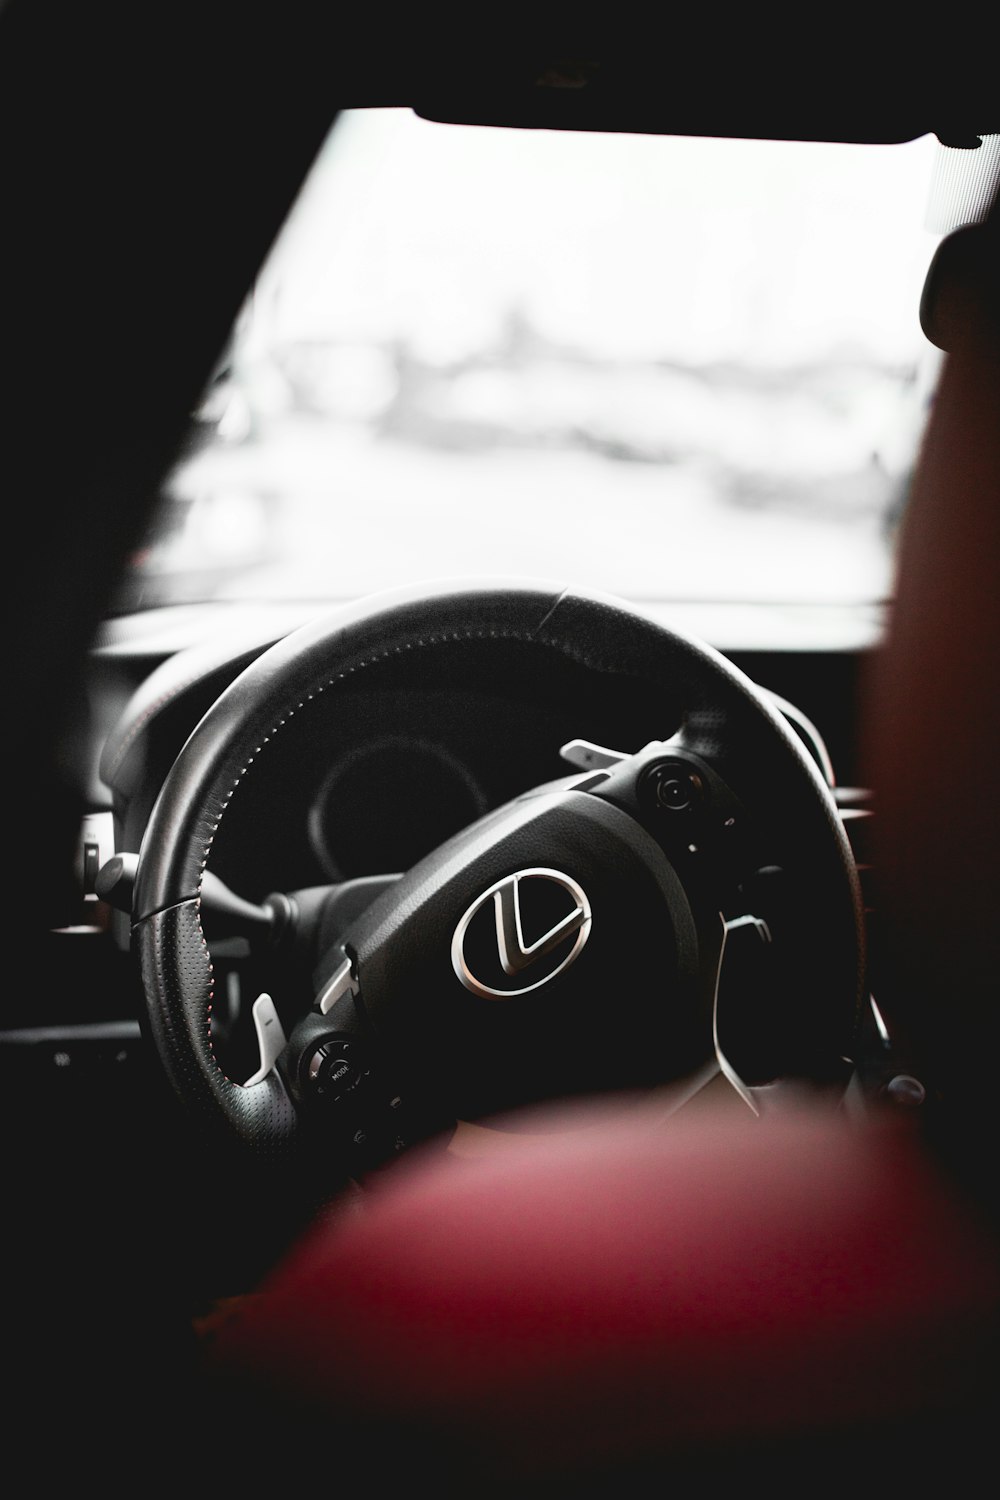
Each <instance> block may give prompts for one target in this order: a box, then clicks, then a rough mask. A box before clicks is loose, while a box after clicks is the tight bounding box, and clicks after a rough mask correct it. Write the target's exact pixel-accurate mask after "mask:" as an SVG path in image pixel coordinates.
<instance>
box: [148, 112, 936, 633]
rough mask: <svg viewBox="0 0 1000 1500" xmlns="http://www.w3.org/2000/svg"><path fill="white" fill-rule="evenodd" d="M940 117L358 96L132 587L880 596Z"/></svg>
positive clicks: (902, 472)
mask: <svg viewBox="0 0 1000 1500" xmlns="http://www.w3.org/2000/svg"><path fill="white" fill-rule="evenodd" d="M936 144H937V143H936V141H935V140H934V138H933V137H930V136H928V137H923V138H921V139H918V140H915V141H912V142H909V143H905V144H902V145H891V146H870V145H864V146H862V145H835V144H825V143H802V142H780V141H740V140H719V139H706V138H695V137H659V136H635V135H599V134H592V133H576V132H560V131H531V130H513V129H497V128H491V127H490V128H487V127H464V126H454V125H446V124H434V123H431V122H428V121H425V120H422V119H420V118H418V117H417V116H416V115H414V114H413V113H411V112H410V111H408V110H397V109H385V110H382V109H375V110H359V111H352V112H348V113H346V114H344V115H342V116H341V117H340V119H339V121H338V123H337V124H336V126H335V128H334V130H333V132H332V133H331V136H330V139H329V141H328V143H327V145H326V147H325V149H324V150H323V152H322V153H321V155H320V157H319V159H318V160H317V162H316V164H315V167H314V170H313V172H312V174H311V176H310V179H309V181H308V183H307V185H306V187H305V189H304V191H303V192H302V194H301V196H300V198H299V201H298V202H297V204H296V205H295V207H294V210H293V212H292V214H291V215H290V217H289V220H288V222H287V224H286V226H285V229H284V232H283V233H282V235H281V237H280V238H279V240H278V241H277V243H276V244H275V246H274V249H273V253H272V255H271V257H270V259H269V262H268V264H267V265H266V266H265V268H264V270H263V272H262V274H261V276H260V279H259V282H258V285H257V287H256V288H255V291H254V294H253V296H252V298H251V299H250V301H249V302H248V304H247V306H246V308H245V309H244V312H243V314H242V316H241V318H240V319H239V321H238V323H237V326H236V328H235V330H234V333H233V339H232V342H231V345H230V347H229V349H228V350H227V351H226V355H225V358H224V360H223V362H222V364H221V366H220V369H219V372H218V377H217V379H216V380H215V381H214V382H213V384H212V386H211V388H210V390H209V391H208V393H207V395H206V402H205V407H204V409H203V411H202V412H200V413H199V414H198V420H197V421H196V423H195V425H194V432H195V435H196V436H195V440H194V441H193V443H192V445H191V449H190V451H189V453H188V456H187V457H186V458H185V459H184V461H183V462H182V463H181V464H179V465H178V467H177V470H176V472H175V473H174V474H173V476H172V478H171V481H170V484H169V489H168V494H167V496H166V503H165V506H164V509H163V512H162V514H161V517H160V520H159V524H158V528H157V531H156V533H155V534H154V535H153V536H152V537H151V538H150V543H149V545H148V546H147V547H146V548H144V549H143V552H142V553H141V554H140V555H139V556H138V557H137V558H136V559H135V569H134V579H133V584H134V597H133V601H132V602H133V603H144V604H150V603H164V602H171V601H177V600H191V599H200V598H206V597H219V598H228V599H255V598H261V599H263V598H268V599H284V600H296V599H315V600H332V599H337V598H346V597H353V596H357V595H360V594H363V593H366V592H369V591H372V590H376V589H381V588H384V587H388V586H392V585H395V584H399V583H404V582H413V581H416V580H421V579H436V578H441V577H445V576H449V575H456V574H480V575H481V574H494V575H498V574H499V575H503V574H518V575H524V574H531V575H535V576H540V577H545V578H551V579H558V580H560V581H564V582H571V583H576V584H580V585H583V586H587V587H592V588H598V589H601V590H606V591H610V592H614V593H618V594H621V595H623V596H625V597H626V598H628V599H630V600H633V601H636V602H640V603H641V602H644V601H685V600H686V601H702V602H705V601H708V602H710V601H716V600H719V601H736V602H741V601H743V602H747V603H754V602H759V601H764V602H768V601H769V602H790V603H796V602H804V603H818V604H863V603H871V602H872V601H880V600H883V599H885V598H886V597H887V596H888V595H889V594H890V593H891V589H892V563H893V539H894V535H895V531H896V528H897V525H898V521H899V517H900V515H901V512H902V509H903V507H904V505H905V499H906V493H907V485H908V481H909V476H910V472H911V467H912V464H913V461H914V456H915V453H916V450H917V447H918V444H919V440H920V435H921V432H922V428H923V425H924V422H925V419H926V415H927V411H928V407H929V403H930V399H931V395H932V392H933V385H934V380H935V376H936V373H937V360H938V356H937V351H936V350H934V349H933V347H932V346H931V345H930V344H929V343H928V342H927V340H926V339H925V338H924V336H923V334H922V332H921V329H920V324H919V317H918V308H919V300H920V289H921V285H922V282H923V278H924V275H925V272H926V269H927V265H928V263H929V260H930V257H931V255H932V254H933V251H934V249H935V247H936V244H937V237H936V236H935V235H934V234H932V233H931V232H930V231H929V230H928V229H927V228H926V227H925V224H926V210H927V202H928V188H929V183H930V181H931V174H932V168H933V163H934V159H935V149H936Z"/></svg>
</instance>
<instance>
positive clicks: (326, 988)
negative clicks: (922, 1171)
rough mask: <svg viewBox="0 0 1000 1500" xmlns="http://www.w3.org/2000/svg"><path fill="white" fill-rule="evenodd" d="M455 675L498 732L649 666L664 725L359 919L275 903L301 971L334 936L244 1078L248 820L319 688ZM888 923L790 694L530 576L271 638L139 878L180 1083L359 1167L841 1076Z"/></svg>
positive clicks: (652, 702) (212, 733)
mask: <svg viewBox="0 0 1000 1500" xmlns="http://www.w3.org/2000/svg"><path fill="white" fill-rule="evenodd" d="M432 665H433V668H434V670H435V671H437V672H438V673H439V674H443V675H444V677H445V678H446V679H447V680H450V681H455V682H459V681H461V680H464V676H463V674H464V675H465V676H468V678H469V680H473V681H475V680H478V682H479V683H483V682H487V683H489V684H491V686H495V687H496V689H497V700H496V701H497V705H498V707H497V714H498V722H497V724H496V734H497V735H498V736H504V737H505V736H508V735H513V734H515V733H516V724H517V720H518V717H519V716H520V715H521V714H523V713H530V712H531V711H532V708H533V706H534V707H536V708H537V707H540V706H541V705H542V704H543V703H544V702H545V701H546V698H547V696H548V695H550V694H551V693H553V692H555V691H558V692H562V693H564V694H568V695H569V698H570V701H571V702H579V704H580V711H581V719H582V717H583V710H584V707H585V705H587V704H592V703H593V702H594V701H597V700H598V699H600V697H601V695H603V696H604V697H605V698H608V699H609V700H610V701H612V702H613V701H614V700H615V694H616V693H619V692H620V691H621V689H622V684H626V685H628V687H629V690H630V691H633V690H634V692H635V694H638V695H639V696H640V697H641V698H642V701H643V702H644V703H645V704H646V705H647V707H648V736H649V737H648V739H647V741H646V742H645V743H644V744H643V745H642V746H641V747H640V748H638V749H634V748H633V749H632V750H630V751H616V750H614V749H613V748H612V749H600V748H598V747H595V746H592V745H589V744H588V743H587V742H579V743H577V744H576V745H575V746H568V747H565V749H566V757H565V758H568V759H569V760H570V762H571V764H572V765H573V766H574V769H573V770H572V771H571V773H570V774H568V775H566V776H563V777H561V778H559V779H557V780H555V781H552V782H549V783H546V784H545V785H543V786H539V787H534V788H531V789H529V790H527V791H525V792H524V794H523V795H520V796H518V797H516V798H515V799H514V800H513V801H511V802H509V803H507V804H506V805H504V806H501V807H498V808H495V809H494V810H492V811H490V812H488V813H487V814H486V815H485V816H484V817H482V818H480V819H479V820H478V821H477V822H475V823H473V824H472V825H471V826H470V827H468V828H466V829H465V830H463V831H462V832H460V833H458V834H457V835H455V836H454V837H452V838H450V839H449V840H448V841H447V842H446V843H444V844H443V845H442V846H441V847H440V848H438V849H437V850H435V851H434V852H433V853H431V854H430V855H428V856H427V857H426V858H424V859H422V860H420V861H419V863H418V864H417V865H415V866H414V867H413V868H412V869H410V870H408V871H406V872H404V873H403V874H402V875H401V876H399V877H398V878H393V879H387V880H386V881H384V882H382V883H381V884H380V886H379V890H380V894H378V895H377V896H376V898H375V899H374V900H373V901H372V902H371V904H369V905H367V906H366V907H364V909H363V910H361V911H360V912H355V914H354V915H353V916H351V917H350V919H349V920H347V919H345V918H344V915H343V903H342V902H338V900H337V891H336V888H331V889H330V890H312V891H309V892H301V893H276V894H275V896H273V897H271V898H269V900H268V901H267V902H266V903H265V905H264V908H263V909H262V910H263V913H264V915H263V917H262V922H261V926H262V929H267V932H268V941H269V942H270V943H271V945H272V949H273V952H274V954H275V962H276V964H278V966H279V968H280V959H281V954H282V953H283V952H284V953H287V954H289V955H292V954H293V953H295V954H297V955H298V959H297V960H293V958H292V957H291V956H290V957H289V959H288V963H289V971H290V972H291V968H292V967H293V966H294V962H298V963H299V969H300V971H301V968H302V961H301V955H302V954H303V953H306V954H307V955H308V960H307V964H306V968H307V971H308V979H307V980H306V981H305V984H306V987H307V989H308V990H309V993H308V994H307V996H306V1002H305V1013H304V1014H302V1015H301V1019H299V1020H298V1021H297V1023H296V1024H295V1025H294V1026H293V1027H292V1029H291V1033H290V1035H289V1036H288V1038H287V1039H286V1038H285V1036H284V1033H283V1031H282V1029H281V1023H280V1021H279V1020H278V1018H277V1012H276V1011H275V1008H274V1006H273V1003H272V1002H271V1000H270V999H269V997H268V996H262V997H261V1000H260V1001H259V1002H258V1007H257V1008H256V1021H257V1025H258V1032H259V1034H260V1036H261V1037H262V1038H263V1039H264V1041H263V1047H264V1056H263V1060H262V1064H261V1067H260V1068H259V1069H258V1071H257V1073H256V1074H254V1076H253V1077H252V1078H251V1079H249V1080H245V1081H243V1082H240V1081H238V1080H235V1079H232V1078H229V1077H227V1076H226V1073H225V1071H224V1070H223V1067H222V1066H221V1065H220V1062H219V1060H218V1059H217V1057H216V1053H215V1051H214V1049H213V1040H212V1030H211V1012H212V1004H213V970H212V959H211V953H210V946H209V943H208V941H207V940H206V936H205V932H204V928H203V920H202V918H203V902H204V900H205V897H206V892H207V891H208V889H209V884H208V883H209V881H210V880H211V873H210V872H209V871H208V865H209V861H210V857H211V854H212V850H213V843H214V841H215V838H216V834H217V831H218V829H219V827H220V825H221V823H222V820H223V819H224V818H225V817H226V816H227V813H228V809H229V808H230V806H231V804H232V803H233V802H234V801H235V800H236V799H238V798H239V796H240V793H241V788H242V787H243V786H244V784H245V783H246V782H247V781H248V779H249V778H251V777H258V776H260V775H261V774H262V772H261V769H260V768H261V767H262V766H265V765H266V763H267V759H268V754H269V747H270V746H271V745H272V743H273V742H274V741H275V739H276V738H277V737H278V736H282V737H287V736H294V735H295V734H296V732H297V730H298V729H299V727H300V725H302V724H303V722H304V721H306V720H307V719H308V716H309V715H310V713H312V712H313V711H314V708H315V705H316V704H317V703H318V702H319V701H320V700H321V699H322V700H323V701H324V702H325V703H328V702H329V696H330V695H336V694H337V693H338V690H340V689H343V687H344V685H345V684H348V683H349V682H356V681H358V679H359V677H362V676H363V677H364V678H365V680H370V681H371V683H372V685H373V686H376V687H377V686H378V685H379V683H380V682H382V681H389V680H391V681H392V682H396V683H398V682H399V681H404V682H405V681H409V683H410V684H411V685H412V684H419V683H421V682H422V681H423V680H425V677H426V674H427V673H428V671H429V670H430V669H431V667H432ZM557 748H558V747H555V746H554V747H553V749H554V750H555V749H557ZM345 923H346V925H345ZM863 933H864V926H863V908H862V904H861V896H860V890H859V884H858V877H857V872H856V868H855V863H854V859H853V857H852V853H851V849H850V846H849V844H848V841H847V838H846V836H845V833H844V829H843V825H842V821H841V819H840V817H839V815H838V812H837V808H836V806H835V803H834V800H833V797H832V794H831V792H830V789H829V787H828V786H827V784H826V782H825V781H824V778H823V776H822V775H821V774H820V771H819V769H818V767H817V766H816V764H815V763H814V761H813V759H812V758H811V757H810V755H809V754H808V752H807V751H806V749H805V747H804V746H803V744H802V742H801V741H800V739H799V738H798V736H797V735H796V734H795V733H794V732H793V731H792V730H791V729H790V727H789V725H788V724H787V722H786V721H785V719H784V718H783V716H782V715H781V714H780V713H779V712H778V711H777V710H776V709H775V707H774V706H773V705H772V703H771V702H770V701H769V700H768V698H767V696H766V694H764V693H763V692H762V691H761V690H760V689H758V688H757V687H756V686H755V685H754V684H753V683H752V682H751V681H750V680H749V679H748V678H747V677H746V676H744V675H743V674H742V673H741V672H740V671H739V670H737V669H736V668H735V667H734V666H733V665H732V664H730V663H729V662H728V661H727V660H726V659H725V658H724V657H722V656H721V655H720V654H719V653H717V652H716V651H714V650H713V649H712V648H710V647H708V646H706V645H703V644H701V643H699V642H697V641H695V640H693V639H689V638H686V637H685V636H683V635H681V634H679V633H678V632H676V631H674V630H670V629H666V628H664V627H663V626H662V625H660V624H658V623H656V622H655V621H654V620H652V619H651V618H649V617H647V616H646V615H644V614H642V613H640V612H638V611H636V610H635V609H633V608H631V607H629V606H628V605H626V604H624V603H623V602H621V601H619V600H617V599H614V598H611V597H607V596H602V595H597V594H593V593H589V592H584V591H574V590H564V589H561V588H559V587H556V586H551V587H550V586H548V585H546V584H545V583H528V584H522V583H511V582H508V581H504V580H487V581H484V582H478V581H477V582H475V583H470V584H468V585H456V584H445V585H441V586H436V587H430V588H427V587H425V588H422V589H419V590H405V591H396V592H392V593H388V594H383V595H379V596H375V597H372V598H369V599H367V600H363V601H361V602H360V603H357V604H354V605H350V606H347V607H342V608H338V609H336V610H334V611H332V612H330V613H328V614H326V615H325V616H323V617H321V618H320V619H318V620H317V621H316V622H314V623H312V624H309V625H307V626H305V627H303V628H301V629H299V630H297V631H295V632H293V633H292V634H290V635H288V636H287V637H285V638H284V639H282V640H281V641H279V642H278V643H277V644H275V645H274V646H272V647H271V648H269V649H268V650H266V651H265V652H264V653H263V654H262V655H261V656H259V657H258V658H257V659H256V660H255V661H254V662H252V664H251V665H250V666H248V667H247V668H246V669H245V670H244V671H243V672H242V673H241V674H240V676H239V677H237V678H236V680H235V681H234V682H233V683H232V684H231V685H230V686H229V688H228V689H226V691H224V692H223V693H222V695H221V696H220V697H219V698H218V700H217V701H216V702H215V704H214V705H213V707H212V708H211V709H210V710H209V711H208V713H207V714H206V715H205V717H204V718H203V719H202V720H201V722H200V723H199V724H198V726H197V727H196V728H195V730H194V731H193V733H192V734H191V736H190V738H189V739H188V741H187V743H186V744H185V746H184V748H183V750H182V751H181V753H180V755H179V756H178V758H177V760H176V762H175V763H174V765H173V767H172V769H171V771H170V772H169V774H168V776H167V778H166V780H165V783H164V785H163V787H162V789H161V792H160V795H159V798H158V801H157V803H156V805H155V807H154V809H153V812H152V815H151V818H150V821H149V825H148V828H147V831H146V834H145V837H144V839H143V842H142V847H141V850H140V854H139V859H138V866H137V871H136V878H135V886H134V894H133V938H134V944H135V948H136V950H137V952H138V956H139V960H140V965H141V973H142V980H143V987H144V992H145V1000H146V1006H147V1011H148V1029H149V1032H150V1034H151V1036H152V1038H153V1040H154V1042H155V1045H156V1048H157V1050H158V1052H159V1055H160V1058H161V1060H162V1063H163V1066H164V1068H165V1070H166V1073H167V1075H168V1077H169V1079H170V1081H171V1083H172V1084H173V1087H174V1089H175V1091H176V1093H177V1094H178V1095H179V1096H180V1098H181V1100H182V1101H183V1102H184V1103H185V1104H187V1105H188V1106H190V1107H191V1108H192V1109H193V1110H194V1111H195V1113H196V1115H198V1116H200V1117H202V1119H203V1120H205V1121H206V1122H208V1123H210V1124H212V1125H214V1126H216V1127H218V1128H219V1130H220V1131H221V1133H222V1134H223V1135H224V1136H226V1137H228V1138H229V1139H230V1140H232V1139H233V1138H234V1137H235V1138H236V1139H238V1140H239V1141H242V1142H244V1143H245V1144H246V1145H247V1146H248V1147H250V1148H251V1149H252V1151H253V1152H255V1153H257V1155H258V1156H259V1157H260V1158H261V1159H264V1158H268V1159H273V1158H275V1157H277V1158H280V1159H284V1160H287V1159H288V1158H289V1156H291V1155H294V1154H295V1153H297V1152H299V1151H301V1150H303V1149H308V1148H309V1146H310V1144H314V1143H316V1142H319V1143H320V1145H321V1148H322V1150H323V1151H328V1152H329V1153H330V1154H331V1156H332V1157H333V1158H335V1159H336V1160H337V1161H338V1162H339V1163H340V1165H341V1167H342V1168H343V1170H344V1171H345V1172H346V1174H347V1175H348V1176H350V1175H355V1174H357V1173H358V1172H363V1171H364V1170H365V1169H366V1168H367V1166H369V1165H371V1164H372V1163H377V1162H380V1161H382V1160H384V1159H386V1158H388V1157H391V1156H392V1155H393V1153H394V1152H398V1151H400V1150H402V1149H403V1148H405V1147H406V1146H408V1145H410V1144H412V1143H413V1142H415V1141H418V1140H427V1139H428V1138H432V1137H435V1133H436V1132H447V1130H448V1129H449V1126H451V1125H454V1123H455V1121H457V1120H487V1119H488V1120H492V1119H501V1118H504V1117H508V1116H510V1117H512V1115H513V1112H515V1111H517V1110H519V1109H520V1108H521V1107H522V1106H524V1105H531V1104H534V1103H537V1102H539V1101H541V1100H548V1099H560V1098H562V1099H571V1098H581V1097H583V1098H588V1097H591V1096H593V1095H601V1096H607V1095H616V1094H619V1093H620V1094H622V1095H623V1096H631V1095H632V1093H633V1091H639V1092H640V1093H642V1092H643V1091H646V1090H649V1089H652V1088H655V1087H656V1086H657V1085H660V1084H667V1083H671V1082H677V1081H680V1080H684V1079H687V1078H690V1077H692V1076H695V1075H696V1074H697V1073H698V1070H699V1069H700V1068H703V1067H704V1066H706V1065H707V1064H712V1063H713V1062H716V1063H718V1064H719V1065H721V1066H722V1068H723V1071H724V1072H726V1074H727V1076H729V1077H730V1080H731V1081H732V1082H733V1083H734V1086H736V1087H737V1089H738V1090H739V1091H740V1092H742V1093H743V1094H744V1096H745V1098H746V1101H747V1102H748V1103H749V1104H750V1106H751V1108H753V1109H758V1108H759V1107H760V1104H759V1101H760V1099H762V1098H765V1097H766V1096H767V1091H768V1089H769V1088H773V1087H774V1086H775V1084H776V1083H778V1082H780V1081H781V1080H788V1079H793V1080H802V1081H806V1082H808V1083H811V1084H816V1085H818V1086H821V1087H823V1086H834V1087H840V1086H841V1085H842V1084H843V1083H844V1082H846V1078H847V1074H848V1072H849V1065H850V1059H851V1057H852V1049H853V1048H854V1046H855V1042H856V1037H857V1033H858V1025H859V1017H860V1013H861V1006H862V1000H863V997H864V983H865V981H864V969H865V954H864V936H863ZM724 955H725V957H724ZM720 976H721V982H720ZM299 982H300V983H301V979H300V981H299ZM310 1002H311V1003H310ZM269 1028H270V1034H271V1035H273V1036H275V1037H276V1038H277V1045H272V1046H270V1047H268V1045H267V1037H268V1029H269Z"/></svg>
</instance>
